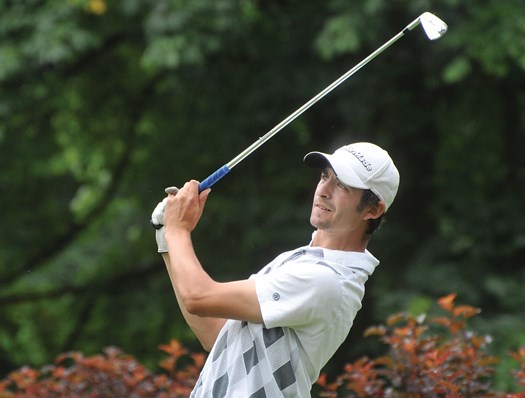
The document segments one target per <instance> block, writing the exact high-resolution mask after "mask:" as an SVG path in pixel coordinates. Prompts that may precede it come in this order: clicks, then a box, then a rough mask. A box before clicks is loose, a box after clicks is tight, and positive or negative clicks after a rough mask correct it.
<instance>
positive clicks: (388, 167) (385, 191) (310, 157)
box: [304, 142, 399, 211]
mask: <svg viewBox="0 0 525 398" xmlns="http://www.w3.org/2000/svg"><path fill="white" fill-rule="evenodd" d="M304 162H305V163H306V164H307V165H308V166H310V167H315V168H323V167H326V166H327V164H328V165H330V166H331V167H332V169H333V170H334V172H335V175H336V176H337V178H338V179H339V181H341V182H342V183H343V184H345V185H348V186H349V187H353V188H360V189H370V190H371V191H372V192H373V193H375V194H376V195H377V196H378V197H379V199H382V200H383V201H384V202H385V211H386V210H388V208H389V207H390V205H391V204H392V202H393V201H394V198H395V196H396V193H397V188H398V186H399V172H398V171H397V168H396V166H395V165H394V162H393V161H392V158H391V157H390V155H389V154H388V152H387V151H385V150H384V149H382V148H380V147H378V146H377V145H375V144H371V143H369V142H357V143H355V144H350V145H346V146H343V147H341V148H339V149H338V150H337V151H335V152H334V153H333V154H331V155H329V154H327V153H323V152H310V153H308V154H307V155H306V156H305V157H304Z"/></svg>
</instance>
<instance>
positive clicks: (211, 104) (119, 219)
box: [0, 0, 525, 384]
mask: <svg viewBox="0 0 525 398" xmlns="http://www.w3.org/2000/svg"><path fill="white" fill-rule="evenodd" d="M427 10H428V11H432V12H435V13H436V14H437V15H438V16H440V17H442V18H443V19H444V20H445V21H447V22H448V24H449V33H447V35H446V36H445V37H444V38H443V39H441V40H439V41H437V42H428V41H427V40H426V39H425V37H424V35H422V34H419V33H418V32H412V33H411V34H410V35H407V36H406V37H405V38H404V39H403V40H402V41H400V42H399V43H398V44H396V46H395V47H393V48H392V49H389V50H388V51H387V52H385V53H384V54H382V55H381V57H380V58H378V59H376V60H374V62H372V63H370V64H369V65H368V66H367V68H366V70H363V71H360V72H359V74H357V75H356V76H355V77H353V78H352V79H351V80H350V81H349V82H347V83H346V84H345V85H344V86H342V87H340V88H338V89H337V90H336V91H334V92H333V93H332V94H331V95H330V96H328V97H327V98H325V99H324V100H323V101H321V102H320V103H319V104H317V105H316V107H315V108H313V109H312V110H310V111H309V112H307V113H306V114H304V115H303V116H301V117H300V118H299V119H298V120H297V121H295V122H294V123H292V124H291V125H290V126H288V127H287V128H286V129H285V130H284V131H283V132H282V133H280V135H279V136H278V137H275V138H274V139H273V140H272V141H270V142H269V143H268V144H267V145H265V146H264V147H263V148H261V149H260V150H259V151H258V152H257V153H255V154H253V155H252V156H250V157H249V158H248V159H246V160H245V161H244V162H243V164H242V166H239V167H238V168H236V169H235V170H233V171H232V172H231V173H230V175H228V176H227V177H226V178H224V179H223V180H221V182H220V183H219V184H217V185H216V186H215V187H214V188H213V192H212V194H211V196H210V200H209V201H208V203H207V209H206V212H205V215H204V217H203V219H202V221H201V224H200V225H199V228H198V229H197V231H196V233H195V245H196V247H197V248H198V254H199V258H200V259H201V261H202V263H203V264H204V266H205V268H206V269H207V270H208V271H209V272H210V274H212V275H213V276H214V277H216V278H217V279H219V280H231V279H238V278H245V277H247V276H248V275H249V274H250V273H252V272H255V271H257V270H258V269H259V268H260V267H261V266H263V265H264V264H265V263H266V262H267V261H268V260H270V259H271V258H273V257H274V256H275V255H276V254H278V253H279V252H280V251H282V250H285V249H289V248H291V247H295V246H298V245H302V244H305V243H307V242H308V240H309V237H310V233H311V230H310V227H309V225H308V214H309V208H310V203H311V194H312V192H313V185H314V184H315V180H316V178H317V175H316V173H315V172H312V171H310V170H307V169H305V168H304V167H303V166H302V165H301V159H302V157H303V156H304V154H305V153H307V152H308V151H310V150H316V149H319V150H323V151H331V150H333V149H335V148H336V147H337V146H338V145H340V144H343V143H347V142H349V141H358V140H369V141H374V142H377V143H378V144H380V145H382V146H384V147H385V148H387V149H388V150H389V152H390V153H391V154H392V156H393V158H394V159H395V161H396V164H397V165H398V168H399V169H400V171H401V187H400V191H399V194H398V197H397V199H396V203H395V204H394V206H393V207H392V209H391V210H389V214H388V222H387V224H386V225H385V226H384V228H383V230H382V231H380V232H379V233H378V234H377V236H375V237H374V240H373V241H372V243H371V247H370V249H371V251H372V252H373V253H374V254H375V255H376V256H377V257H378V258H380V259H381V260H382V265H381V266H380V267H379V268H378V270H377V272H376V273H375V274H374V276H373V277H372V278H371V280H370V282H369V285H368V286H367V295H366V296H365V302H364V309H363V311H361V312H360V313H359V315H358V319H357V320H356V325H355V326H354V330H353V331H352V336H351V337H350V338H349V340H348V341H347V342H346V343H345V345H344V346H343V347H342V349H341V351H340V353H338V357H337V358H336V359H334V363H333V364H331V366H333V368H335V369H337V368H338V365H340V364H339V363H338V361H339V362H341V361H343V360H346V358H347V357H348V356H350V357H356V356H360V355H361V354H362V352H361V351H360V350H361V348H362V347H366V349H367V350H370V351H371V352H373V350H374V349H378V348H377V347H375V348H374V345H373V344H371V343H367V342H363V341H362V339H361V337H360V334H361V332H362V329H363V328H364V325H366V324H370V323H372V322H376V321H378V320H379V319H382V317H384V316H386V315H387V314H389V313H392V312H396V311H398V309H399V308H410V309H411V310H413V311H414V312H418V311H421V310H422V309H423V310H424V309H425V308H426V307H427V306H428V305H429V304H428V303H429V302H432V301H433V299H434V297H438V296H440V295H442V294H445V293H446V292H448V291H450V290H451V289H452V290H454V291H457V292H458V293H459V294H460V295H461V296H462V297H465V298H466V299H467V300H469V301H470V302H472V303H473V305H476V306H478V307H482V308H484V311H485V313H484V317H483V319H480V320H476V322H478V323H479V325H478V326H479V328H480V330H483V332H485V333H487V334H491V335H493V336H494V339H495V341H496V343H495V344H493V345H492V346H491V347H492V349H493V350H494V351H495V353H499V354H501V353H505V352H508V351H510V350H514V349H515V348H516V347H519V346H521V345H523V344H524V343H525V334H523V333H520V332H516V331H520V330H525V324H524V319H525V316H524V315H525V314H524V313H523V311H524V310H523V308H524V306H523V302H524V301H525V293H524V292H523V289H521V288H520V286H521V285H522V281H523V278H524V277H525V274H524V271H523V267H522V259H523V258H524V254H525V221H524V220H525V214H523V213H524V210H523V207H522V206H521V205H520V204H521V203H523V201H524V200H525V188H524V187H525V158H524V157H523V156H522V154H521V148H523V147H525V134H524V131H525V123H524V118H523V112H522V109H524V106H525V94H524V93H525V79H524V76H525V75H524V74H523V71H524V69H525V61H524V58H523V54H524V53H525V52H524V51H523V40H519V38H520V37H521V36H523V33H524V32H523V26H525V25H524V21H525V9H524V8H523V6H522V4H521V1H519V0H493V1H487V2H484V3H483V4H477V3H476V4H475V2H460V1H457V0H449V1H442V2H439V3H435V2H431V1H429V0H421V1H416V2H414V1H406V0H398V1H394V2H387V1H383V0H377V1H352V2H348V1H341V0H329V1H325V2H297V1H291V0H287V1H266V2H258V1H255V0H243V1H237V0H235V1H234V0H221V1H212V0H196V1H193V0H192V1H172V0H160V1H159V0H155V1H153V0H144V1H137V0H118V1H112V2H108V1H104V0H70V1H58V0H48V1H36V0H35V1H30V0H28V1H4V2H1V3H0V39H1V40H0V92H1V93H2V96H1V98H0V208H1V209H2V222H1V223H0V308H2V311H0V358H1V359H0V372H3V373H6V372H8V371H9V370H11V369H13V368H15V367H19V366H22V365H24V364H31V365H34V366H37V365H41V364H44V363H47V362H49V361H51V360H52V358H54V357H56V355H57V354H58V353H60V352H67V351H75V350H79V351H82V352H84V353H86V355H89V354H91V353H95V352H99V351H100V349H101V347H106V346H111V345H116V346H120V347H123V349H125V350H126V351H128V352H131V353H132V354H133V355H137V357H139V358H141V360H142V361H143V362H144V363H146V364H147V365H148V366H150V365H153V364H155V363H156V362H157V361H158V353H155V352H154V350H152V349H151V347H154V346H156V345H158V344H160V342H162V341H168V340H170V339H171V338H177V339H179V340H180V341H182V342H183V343H185V344H188V345H189V346H191V347H195V345H196V342H195V340H194V338H193V337H192V335H191V333H190V332H189V330H188V328H187V327H186V325H185V324H184V322H183V320H182V317H181V315H180V313H179V312H178V310H177V308H176V302H175V299H174V297H173V293H172V289H171V287H170V286H169V281H168V278H167V275H166V272H165V270H164V266H163V265H162V263H161V260H160V257H159V256H158V255H157V253H156V251H155V242H154V238H153V231H152V229H151V228H150V226H149V223H148V219H149V216H150V213H151V211H152V209H153V208H154V206H155V205H156V203H157V202H158V201H160V200H161V199H162V197H163V189H164V187H165V186H169V185H179V184H182V183H183V182H184V181H186V180H188V179H191V178H196V179H203V178H205V177H206V176H207V175H209V174H210V173H211V172H213V171H214V170H215V169H217V168H218V167H219V166H220V165H222V164H224V163H226V162H227V161H228V160H229V159H231V158H232V157H233V156H235V154H237V153H238V152H240V151H241V150H242V149H244V148H245V147H246V146H248V145H249V144H251V143H252V142H254V141H255V140H256V139H257V138H258V137H259V136H261V135H262V134H264V132H266V131H268V130H269V129H270V128H271V127H273V126H274V125H275V124H276V123H277V122H278V121H280V120H282V119H283V118H284V117H285V116H286V115H288V114H290V113H291V112H292V111H293V110H295V109H296V108H297V107H299V106H300V105H301V104H303V103H304V102H305V101H306V100H307V99H308V98H311V97H312V96H313V95H314V94H315V93H317V92H319V91H320V90H321V89H322V88H324V87H325V86H326V85H327V84H329V83H330V82H332V81H333V80H335V79H336V78H337V77H338V76H340V75H341V74H342V73H344V72H345V71H346V70H348V69H349V68H350V67H351V66H353V65H355V64H356V63H357V62H358V61H359V60H360V59H362V58H363V57H364V56H366V55H368V54H369V53H370V52H371V51H373V50H375V49H376V48H377V47H378V46H379V45H380V44H381V43H383V42H384V41H385V40H386V39H387V38H389V37H391V36H392V35H393V34H395V33H397V32H398V31H399V30H400V29H402V28H403V27H404V26H405V25H406V24H407V23H408V22H410V21H412V20H413V19H414V18H415V17H416V16H417V15H419V14H420V13H422V12H424V11H427ZM356 339H357V340H356ZM363 349H364V348H363ZM342 358H343V359H342ZM507 373H508V372H507ZM501 377H502V378H504V376H501ZM500 383H502V384H504V383H506V381H505V379H502V380H501V381H500Z"/></svg>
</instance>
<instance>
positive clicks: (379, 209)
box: [364, 200, 386, 220]
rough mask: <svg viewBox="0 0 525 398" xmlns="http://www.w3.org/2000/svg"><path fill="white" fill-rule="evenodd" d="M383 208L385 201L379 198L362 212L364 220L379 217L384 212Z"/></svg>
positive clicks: (384, 207)
mask: <svg viewBox="0 0 525 398" xmlns="http://www.w3.org/2000/svg"><path fill="white" fill-rule="evenodd" d="M385 209H386V206H385V202H384V201H383V200H380V201H379V202H378V203H377V205H375V206H369V207H368V209H367V210H366V211H365V214H364V220H375V219H376V218H379V217H381V215H382V214H384V213H385Z"/></svg>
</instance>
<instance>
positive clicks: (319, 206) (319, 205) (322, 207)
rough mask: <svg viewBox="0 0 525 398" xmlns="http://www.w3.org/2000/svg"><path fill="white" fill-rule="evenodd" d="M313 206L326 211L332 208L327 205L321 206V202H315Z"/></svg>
mask: <svg viewBox="0 0 525 398" xmlns="http://www.w3.org/2000/svg"><path fill="white" fill-rule="evenodd" d="M315 207H317V208H318V209H320V210H322V211H328V212H331V211H332V210H330V209H329V208H328V207H325V206H323V205H322V204H321V203H316V204H315Z"/></svg>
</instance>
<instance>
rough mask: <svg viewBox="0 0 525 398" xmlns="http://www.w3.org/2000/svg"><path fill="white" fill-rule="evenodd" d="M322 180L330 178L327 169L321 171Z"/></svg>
mask: <svg viewBox="0 0 525 398" xmlns="http://www.w3.org/2000/svg"><path fill="white" fill-rule="evenodd" d="M321 180H323V181H326V180H328V172H327V171H326V170H323V171H321Z"/></svg>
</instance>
